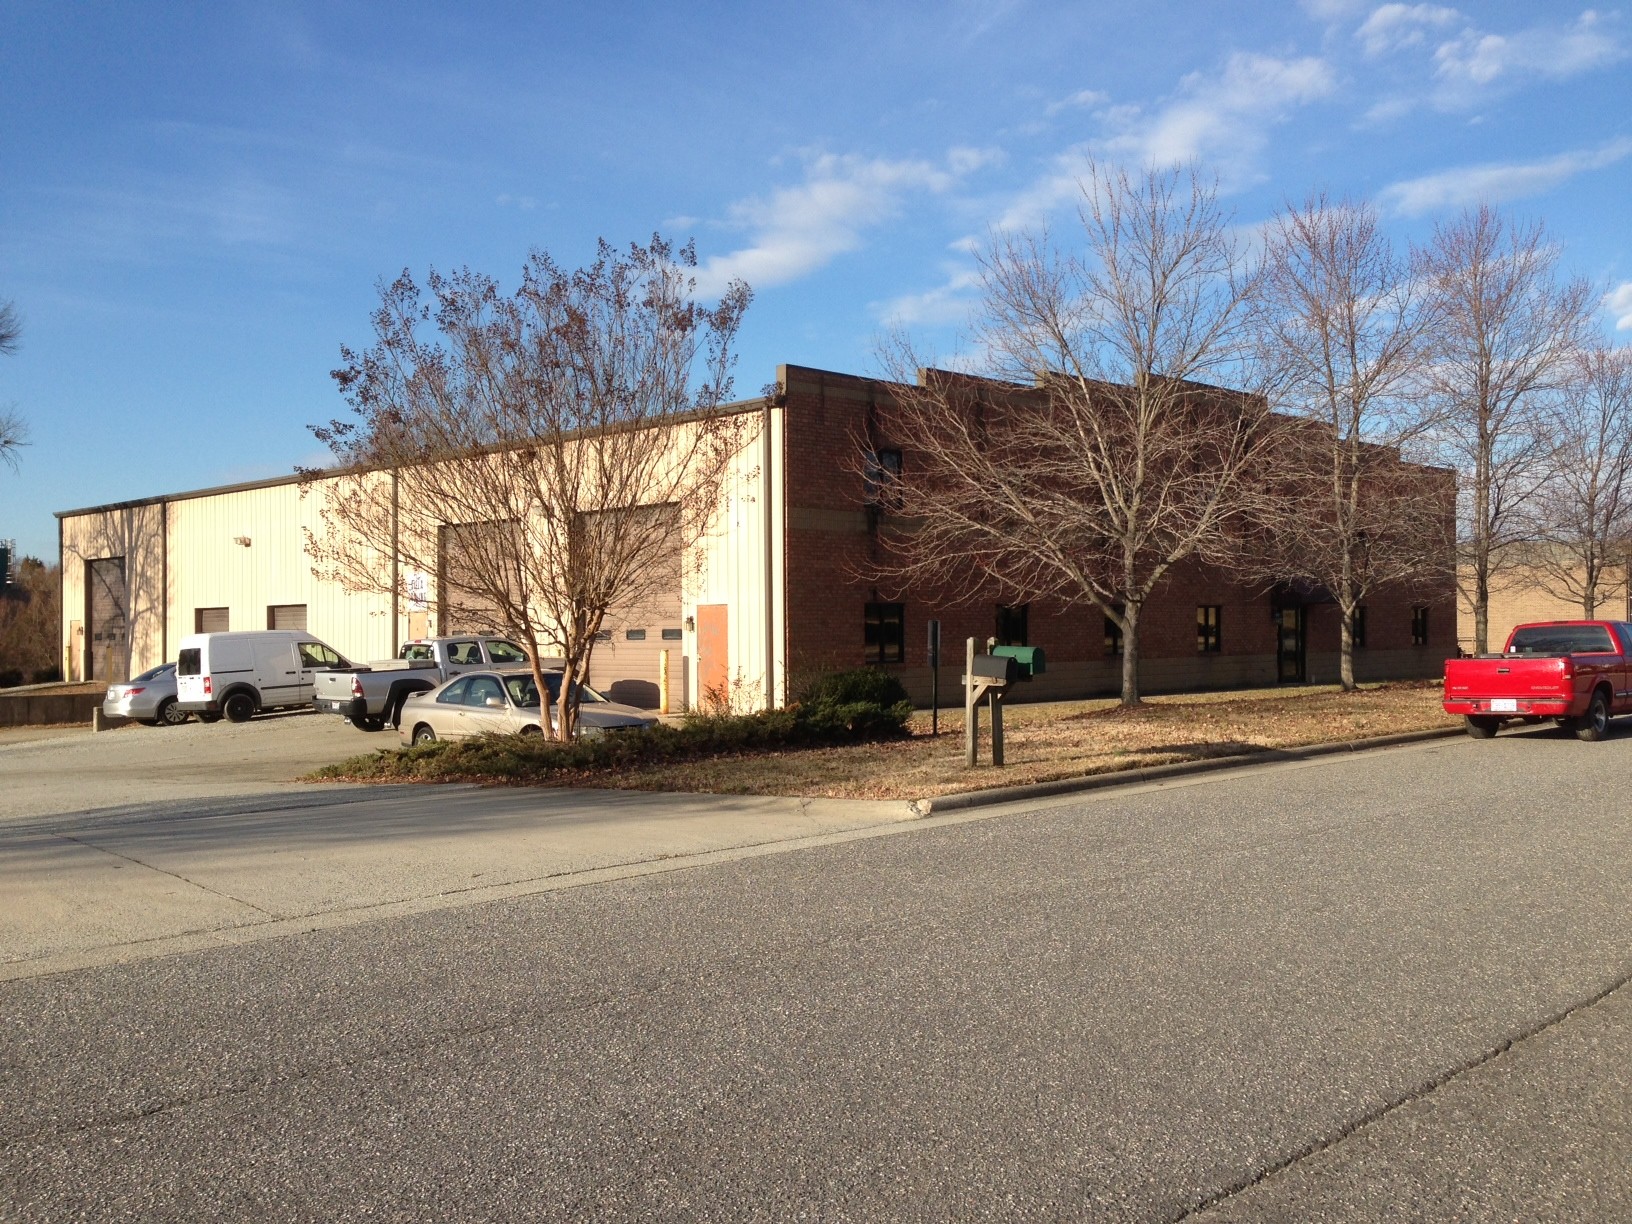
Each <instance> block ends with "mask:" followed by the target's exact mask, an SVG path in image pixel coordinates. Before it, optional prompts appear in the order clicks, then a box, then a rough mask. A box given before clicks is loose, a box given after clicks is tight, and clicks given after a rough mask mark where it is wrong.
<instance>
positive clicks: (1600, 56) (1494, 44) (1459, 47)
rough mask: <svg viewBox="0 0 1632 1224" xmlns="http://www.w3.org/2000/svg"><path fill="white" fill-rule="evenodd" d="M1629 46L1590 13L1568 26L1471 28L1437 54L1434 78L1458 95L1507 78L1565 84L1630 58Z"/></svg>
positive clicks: (1598, 16)
mask: <svg viewBox="0 0 1632 1224" xmlns="http://www.w3.org/2000/svg"><path fill="white" fill-rule="evenodd" d="M1626 53H1627V49H1626V45H1625V43H1624V42H1623V40H1622V39H1621V38H1619V37H1618V36H1617V33H1616V31H1614V30H1613V29H1611V28H1610V26H1609V24H1608V23H1606V21H1605V19H1604V17H1603V16H1602V15H1601V14H1599V13H1596V12H1594V11H1592V10H1591V9H1588V10H1587V11H1586V12H1584V13H1582V14H1581V16H1580V17H1579V18H1578V19H1577V20H1576V22H1575V24H1573V25H1571V26H1568V27H1565V28H1562V29H1560V28H1548V27H1543V26H1537V27H1533V28H1531V29H1528V30H1521V31H1519V32H1518V33H1516V34H1486V33H1481V32H1480V31H1478V30H1472V29H1470V30H1467V31H1465V32H1463V33H1462V34H1461V35H1460V36H1458V37H1457V38H1455V39H1452V40H1451V41H1449V42H1445V43H1442V44H1440V46H1439V48H1438V49H1437V50H1436V51H1435V52H1434V62H1435V69H1434V71H1435V75H1436V76H1438V77H1439V79H1440V80H1441V81H1443V82H1444V83H1445V85H1446V86H1447V88H1449V89H1450V90H1452V91H1456V92H1467V91H1473V90H1480V89H1484V88H1487V87H1489V86H1492V85H1496V84H1498V83H1500V82H1502V81H1504V79H1506V80H1511V79H1514V78H1519V77H1527V76H1533V77H1547V78H1551V79H1554V80H1561V79H1563V78H1566V77H1572V76H1576V75H1578V74H1579V73H1582V72H1587V71H1590V70H1591V69H1594V68H1601V67H1603V66H1604V65H1606V64H1610V63H1613V62H1615V61H1616V60H1618V59H1622V58H1624V57H1625V55H1626Z"/></svg>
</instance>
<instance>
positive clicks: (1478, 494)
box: [1423, 205, 1592, 653]
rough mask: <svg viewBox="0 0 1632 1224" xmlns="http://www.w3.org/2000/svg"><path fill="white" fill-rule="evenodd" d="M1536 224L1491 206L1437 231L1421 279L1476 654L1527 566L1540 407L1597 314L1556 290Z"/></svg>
mask: <svg viewBox="0 0 1632 1224" xmlns="http://www.w3.org/2000/svg"><path fill="white" fill-rule="evenodd" d="M1558 256H1559V253H1558V250H1557V248H1556V247H1554V246H1553V245H1552V244H1551V243H1550V242H1549V241H1548V240H1547V237H1546V234H1545V232H1544V231H1543V228H1542V226H1541V225H1540V224H1532V225H1521V224H1518V223H1515V222H1512V221H1509V220H1507V219H1506V218H1504V217H1503V216H1502V215H1501V214H1500V213H1499V212H1497V211H1496V210H1495V209H1493V208H1491V207H1489V206H1483V205H1482V206H1480V207H1479V208H1478V209H1475V210H1472V211H1469V212H1465V213H1463V214H1462V216H1461V217H1459V218H1458V219H1457V220H1456V221H1454V222H1452V223H1450V224H1448V225H1439V226H1436V227H1435V229H1434V235H1433V239H1432V241H1431V242H1430V243H1429V245H1428V248H1427V250H1426V251H1425V252H1424V253H1423V272H1424V275H1425V276H1426V277H1427V278H1428V280H1429V283H1430V285H1431V287H1432V291H1433V293H1434V296H1435V302H1436V312H1435V313H1436V322H1435V327H1434V332H1435V337H1436V344H1435V351H1434V359H1433V361H1432V362H1431V363H1430V365H1429V367H1428V377H1427V380H1426V388H1427V391H1428V393H1429V394H1430V395H1431V396H1432V397H1433V399H1434V401H1435V403H1436V406H1437V408H1438V409H1439V411H1440V413H1441V418H1442V424H1443V434H1442V446H1443V454H1444V456H1445V458H1446V461H1447V462H1448V463H1449V464H1450V465H1451V466H1452V467H1454V468H1455V469H1456V471H1457V476H1458V497H1459V503H1460V504H1459V506H1458V514H1457V517H1458V524H1457V581H1458V584H1459V586H1460V588H1461V596H1462V600H1463V602H1464V603H1465V604H1466V605H1467V606H1468V607H1469V608H1471V609H1472V611H1473V623H1474V649H1475V651H1476V652H1480V653H1482V652H1483V651H1484V650H1485V649H1486V648H1487V644H1488V640H1489V628H1490V588H1491V580H1492V578H1494V577H1496V576H1497V575H1498V574H1499V573H1500V572H1501V571H1502V570H1503V569H1504V568H1506V567H1508V566H1510V565H1512V564H1514V563H1515V561H1516V560H1517V559H1518V558H1519V555H1520V553H1519V550H1518V549H1516V548H1515V547H1514V546H1515V545H1517V544H1519V543H1520V542H1521V541H1522V540H1523V539H1524V538H1525V535H1526V522H1525V519H1526V512H1527V503H1528V502H1529V501H1530V499H1531V498H1532V497H1533V496H1534V494H1535V492H1536V490H1537V488H1538V487H1539V482H1540V477H1541V474H1542V463H1541V461H1542V459H1543V457H1544V453H1545V444H1544V437H1545V432H1544V423H1543V420H1542V415H1541V414H1542V407H1543V400H1544V398H1545V397H1546V396H1547V394H1548V393H1549V392H1550V391H1552V390H1554V389H1555V388H1556V387H1557V385H1558V384H1559V382H1560V380H1561V378H1562V376H1563V371H1564V370H1565V368H1566V366H1567V359H1568V358H1569V356H1570V354H1571V353H1572V352H1573V351H1574V350H1575V349H1576V348H1577V347H1578V346H1579V344H1580V342H1581V337H1582V335H1583V331H1584V328H1585V327H1586V324H1587V320H1588V317H1589V314H1590V310H1591V304H1592V293H1591V288H1590V286H1589V285H1588V284H1587V282H1586V281H1584V280H1580V279H1574V280H1570V281H1566V282H1562V283H1561V282H1560V281H1559V280H1558V275H1557V274H1558Z"/></svg>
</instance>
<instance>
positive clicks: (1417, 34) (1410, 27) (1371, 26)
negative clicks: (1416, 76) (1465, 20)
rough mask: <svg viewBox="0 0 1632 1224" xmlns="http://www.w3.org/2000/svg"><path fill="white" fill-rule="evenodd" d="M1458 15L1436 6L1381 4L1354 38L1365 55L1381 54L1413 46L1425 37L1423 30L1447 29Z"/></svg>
mask: <svg viewBox="0 0 1632 1224" xmlns="http://www.w3.org/2000/svg"><path fill="white" fill-rule="evenodd" d="M1460 16H1461V14H1460V13H1458V12H1457V11H1456V10H1455V9H1453V8H1445V7H1443V6H1441V5H1437V4H1385V5H1383V6H1382V7H1380V8H1378V9H1376V10H1375V11H1374V12H1373V13H1372V14H1371V16H1370V17H1367V18H1366V19H1365V21H1364V22H1362V23H1361V25H1360V28H1359V29H1358V30H1356V31H1355V32H1354V36H1355V37H1356V38H1358V39H1359V40H1360V43H1361V46H1362V47H1363V49H1364V50H1365V53H1366V54H1367V55H1381V54H1382V53H1383V52H1385V51H1395V50H1398V49H1399V48H1401V47H1412V46H1416V45H1418V44H1419V43H1421V42H1422V41H1423V39H1424V38H1425V37H1426V31H1425V27H1428V26H1447V25H1450V24H1451V23H1453V22H1455V21H1456V20H1457V19H1458V18H1459V17H1460Z"/></svg>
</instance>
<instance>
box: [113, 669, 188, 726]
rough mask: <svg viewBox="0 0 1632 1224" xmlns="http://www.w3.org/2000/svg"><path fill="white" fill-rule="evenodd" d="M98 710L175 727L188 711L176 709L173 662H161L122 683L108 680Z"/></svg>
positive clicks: (149, 724)
mask: <svg viewBox="0 0 1632 1224" xmlns="http://www.w3.org/2000/svg"><path fill="white" fill-rule="evenodd" d="M102 713H103V714H104V715H105V716H106V717H108V718H130V719H134V720H135V721H137V722H139V723H146V724H147V725H148V726H150V727H155V726H166V727H179V726H180V725H181V724H182V723H184V722H186V721H187V719H188V714H187V712H186V711H185V710H178V709H176V665H175V664H174V663H161V664H159V666H157V667H153V668H149V669H148V670H147V671H145V672H143V673H142V674H141V675H139V676H137V677H136V678H135V679H133V680H127V681H126V682H125V683H124V684H110V685H109V686H108V693H107V696H106V697H104V698H103V699H102Z"/></svg>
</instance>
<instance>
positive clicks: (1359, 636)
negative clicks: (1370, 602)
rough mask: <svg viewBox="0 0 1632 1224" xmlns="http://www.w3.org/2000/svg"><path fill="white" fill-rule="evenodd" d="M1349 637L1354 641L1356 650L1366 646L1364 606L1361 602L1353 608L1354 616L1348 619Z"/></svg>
mask: <svg viewBox="0 0 1632 1224" xmlns="http://www.w3.org/2000/svg"><path fill="white" fill-rule="evenodd" d="M1349 639H1350V640H1351V641H1352V642H1353V643H1354V648H1355V649H1356V650H1364V649H1365V646H1366V606H1365V605H1364V604H1361V605H1360V606H1359V607H1358V608H1356V609H1355V610H1354V616H1353V617H1352V618H1351V619H1350V621H1349Z"/></svg>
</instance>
